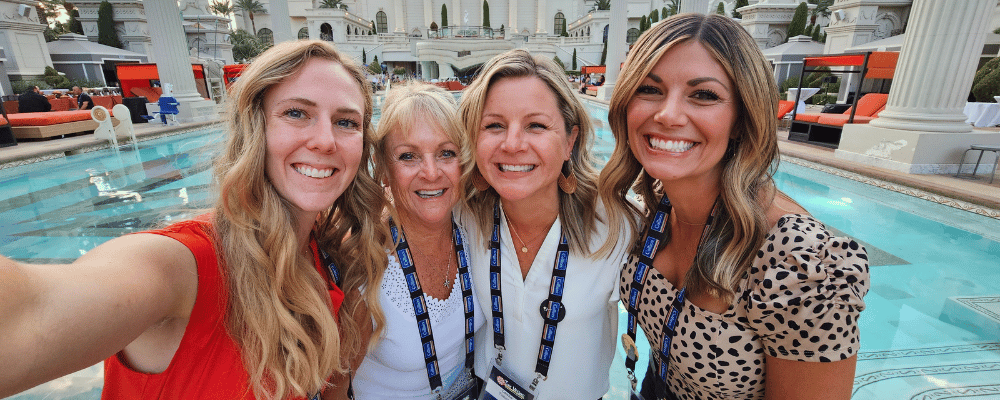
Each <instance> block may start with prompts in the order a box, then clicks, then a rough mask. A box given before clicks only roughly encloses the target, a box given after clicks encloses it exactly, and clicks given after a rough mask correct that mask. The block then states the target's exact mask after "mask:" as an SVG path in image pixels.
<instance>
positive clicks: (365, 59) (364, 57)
mask: <svg viewBox="0 0 1000 400" xmlns="http://www.w3.org/2000/svg"><path fill="white" fill-rule="evenodd" d="M361 63H362V64H368V54H367V53H365V48H364V47H362V48H361Z"/></svg>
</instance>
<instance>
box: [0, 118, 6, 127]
mask: <svg viewBox="0 0 1000 400" xmlns="http://www.w3.org/2000/svg"><path fill="white" fill-rule="evenodd" d="M0 125H7V119H6V118H4V117H2V116H0Z"/></svg>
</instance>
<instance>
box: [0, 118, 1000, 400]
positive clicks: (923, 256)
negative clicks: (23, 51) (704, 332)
mask: <svg viewBox="0 0 1000 400" xmlns="http://www.w3.org/2000/svg"><path fill="white" fill-rule="evenodd" d="M590 109H591V111H592V113H593V116H594V117H595V123H596V126H597V137H596V139H595V144H594V151H595V153H596V155H597V157H598V159H600V160H602V161H604V160H607V157H608V155H609V154H610V152H611V150H612V148H613V143H614V139H613V137H612V135H611V133H610V130H609V129H608V127H607V123H606V118H607V109H606V108H602V107H600V106H591V107H590ZM221 136H222V135H221V128H217V127H216V128H207V129H200V130H196V131H192V132H188V133H184V134H179V135H175V136H169V137H163V138H159V139H155V140H150V141H146V142H142V143H140V144H139V146H138V149H137V150H133V149H132V147H131V146H124V147H122V148H121V151H120V152H119V153H118V154H116V153H115V152H113V151H111V150H101V151H96V152H91V153H85V154H81V155H75V156H70V157H66V158H61V159H56V160H50V161H44V162H39V163H34V164H29V165H24V166H19V167H12V168H7V169H2V170H0V210H2V217H0V254H4V255H5V256H8V257H11V258H14V259H17V260H20V261H26V262H34V263H68V262H71V261H73V260H74V259H76V258H77V257H79V256H80V255H82V254H84V253H86V252H87V251H89V250H90V249H92V248H94V247H95V246H97V245H99V244H100V243H103V242H105V241H107V240H109V239H111V238H114V237H117V236H120V235H123V234H126V233H130V232H137V231H141V230H145V229H148V228H149V227H152V226H155V225H158V224H165V223H169V222H170V221H172V220H176V219H180V218H187V217H190V216H192V215H195V214H198V213H200V212H202V211H203V210H204V209H205V208H207V207H209V206H210V204H211V203H210V202H211V198H210V182H211V175H210V169H211V158H212V155H213V154H215V152H216V151H218V150H219V147H220V146H219V142H220V140H221ZM791 161H795V162H794V163H793V162H791ZM805 164H808V163H805V162H800V161H796V160H786V162H783V163H782V164H781V167H780V168H779V172H778V174H777V175H776V176H775V179H776V181H777V184H778V187H779V188H780V189H781V190H783V191H784V192H786V193H788V194H789V195H790V196H791V197H792V198H794V199H795V200H796V201H798V202H799V203H800V204H802V205H803V206H804V207H805V208H806V209H808V210H809V211H810V212H811V213H812V214H813V215H815V216H816V217H817V218H818V219H819V220H821V221H823V222H824V223H825V224H826V225H827V226H828V227H829V228H831V229H833V230H835V231H836V232H838V233H839V234H842V235H848V236H851V237H853V238H855V239H856V240H858V241H859V242H862V243H863V244H864V245H865V247H866V248H867V250H868V254H869V258H870V259H871V291H870V292H869V293H868V295H867V297H865V301H866V303H867V309H866V310H865V311H864V312H863V313H862V314H861V318H860V321H859V323H860V325H861V343H862V350H861V353H860V355H859V359H858V367H857V373H856V378H855V384H854V397H853V398H854V399H943V398H956V397H973V396H975V397H976V399H979V400H983V399H995V400H1000V378H998V377H1000V220H996V219H991V218H988V217H984V216H980V215H977V214H973V213H970V212H966V211H961V210H958V209H955V208H951V207H948V206H945V205H941V204H937V203H933V202H930V201H926V200H922V199H919V198H915V197H910V196H907V195H904V194H900V193H896V192H892V191H888V190H884V189H880V188H878V187H875V186H871V185H868V184H864V183H860V182H857V181H854V180H851V179H847V178H842V177H840V176H837V175H833V174H830V173H827V172H824V171H821V170H817V169H814V168H812V167H811V166H808V165H807V166H803V165H805ZM619 310H620V315H621V316H622V317H623V318H620V324H619V325H620V326H619V331H620V333H622V332H624V331H625V330H624V326H625V323H624V315H625V313H624V309H623V308H621V307H619ZM639 339H640V340H639V341H640V347H642V348H643V349H644V350H640V355H641V356H642V357H641V358H640V361H639V363H638V365H639V368H638V369H639V371H637V373H638V374H639V378H640V380H641V378H642V373H643V372H644V370H645V369H644V368H643V366H644V365H645V363H646V359H645V355H646V353H647V350H645V349H648V344H646V343H645V339H644V338H643V337H642V335H640V338H639ZM101 374H102V372H101V368H100V365H96V366H93V367H90V368H88V369H85V370H83V371H80V372H77V373H75V374H72V375H69V376H66V377H63V378H59V379H57V380H54V381H51V382H48V383H46V384H43V385H40V386H38V387H36V388H33V389H31V390H28V391H26V392H24V393H21V394H19V395H15V396H13V397H11V399H17V400H28V399H80V400H85V399H98V398H100V388H101V385H102V378H101ZM611 374H612V378H613V379H612V382H613V384H612V386H613V387H612V390H611V392H610V393H609V394H608V396H606V398H608V399H623V398H626V393H627V391H626V388H627V385H628V383H627V380H626V378H625V372H624V361H623V360H622V355H621V351H620V349H619V352H618V354H617V355H616V360H615V362H614V364H613V365H612V371H611Z"/></svg>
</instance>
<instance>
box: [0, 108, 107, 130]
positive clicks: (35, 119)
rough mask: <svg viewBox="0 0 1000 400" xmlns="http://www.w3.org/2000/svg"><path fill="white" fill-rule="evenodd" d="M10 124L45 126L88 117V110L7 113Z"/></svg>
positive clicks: (84, 119)
mask: <svg viewBox="0 0 1000 400" xmlns="http://www.w3.org/2000/svg"><path fill="white" fill-rule="evenodd" d="M7 117H8V118H9V119H10V125H11V126H47V125H55V124H62V123H66V122H76V121H86V120H88V119H90V110H73V111H51V112H34V113H18V114H8V115H7Z"/></svg>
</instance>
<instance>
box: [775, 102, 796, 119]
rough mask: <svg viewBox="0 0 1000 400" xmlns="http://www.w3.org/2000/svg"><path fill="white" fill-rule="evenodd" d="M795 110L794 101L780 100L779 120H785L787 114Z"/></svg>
mask: <svg viewBox="0 0 1000 400" xmlns="http://www.w3.org/2000/svg"><path fill="white" fill-rule="evenodd" d="M793 108H795V102H794V101H788V100H778V119H782V118H785V114H788V113H790V112H792V109H793Z"/></svg>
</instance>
